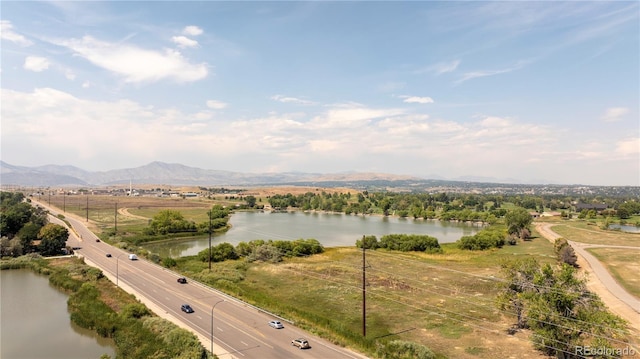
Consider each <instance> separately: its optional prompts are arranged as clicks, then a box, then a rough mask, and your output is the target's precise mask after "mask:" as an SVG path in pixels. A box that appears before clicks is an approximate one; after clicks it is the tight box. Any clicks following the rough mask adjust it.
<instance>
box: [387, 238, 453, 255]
mask: <svg viewBox="0 0 640 359" xmlns="http://www.w3.org/2000/svg"><path fill="white" fill-rule="evenodd" d="M380 247H381V248H386V249H390V250H395V251H402V252H427V251H428V252H439V251H441V249H440V244H439V243H438V239H436V238H434V237H431V236H427V235H419V234H387V235H384V236H382V238H381V239H380Z"/></svg>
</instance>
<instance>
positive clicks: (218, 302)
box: [211, 299, 224, 355]
mask: <svg viewBox="0 0 640 359" xmlns="http://www.w3.org/2000/svg"><path fill="white" fill-rule="evenodd" d="M222 302H224V299H221V300H219V301H217V302H215V303H214V304H213V307H211V355H214V354H213V309H215V307H216V305H218V304H220V303H222Z"/></svg>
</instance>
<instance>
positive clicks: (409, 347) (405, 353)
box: [376, 340, 436, 359]
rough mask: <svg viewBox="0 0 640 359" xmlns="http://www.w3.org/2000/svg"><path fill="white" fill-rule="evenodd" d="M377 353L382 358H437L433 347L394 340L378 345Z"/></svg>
mask: <svg viewBox="0 0 640 359" xmlns="http://www.w3.org/2000/svg"><path fill="white" fill-rule="evenodd" d="M376 352H377V353H376V354H378V356H379V357H380V358H382V359H435V358H436V355H435V354H434V353H433V352H432V351H431V349H429V348H427V347H425V346H423V345H420V344H416V343H412V342H407V341H403V340H392V341H390V342H388V343H386V344H384V346H378V350H376Z"/></svg>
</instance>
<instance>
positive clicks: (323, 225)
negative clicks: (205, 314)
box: [143, 211, 481, 258]
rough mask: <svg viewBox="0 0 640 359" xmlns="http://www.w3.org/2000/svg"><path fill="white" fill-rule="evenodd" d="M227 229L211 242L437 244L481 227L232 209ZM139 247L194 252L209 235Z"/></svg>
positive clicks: (166, 253)
mask: <svg viewBox="0 0 640 359" xmlns="http://www.w3.org/2000/svg"><path fill="white" fill-rule="evenodd" d="M230 223H231V226H232V227H231V229H230V230H229V231H227V232H226V233H223V234H217V235H214V237H213V238H212V240H211V243H212V245H216V244H219V243H224V242H227V243H230V244H232V245H234V246H235V245H237V244H238V243H240V242H248V241H251V240H254V239H264V240H269V239H273V240H295V239H301V238H304V239H309V238H313V239H317V240H318V241H319V242H320V243H322V245H323V246H325V247H344V246H355V243H356V240H358V239H361V238H362V236H363V235H375V236H376V237H378V239H380V238H381V237H382V236H383V235H385V234H400V233H402V234H426V235H429V236H432V237H435V238H437V239H438V242H440V243H451V242H455V241H457V240H458V239H460V237H462V236H468V235H473V234H475V233H477V232H478V231H479V230H480V229H481V227H480V226H478V225H477V224H475V225H473V224H470V223H459V222H441V221H438V220H424V219H413V218H398V217H384V216H361V215H360V216H356V215H346V214H343V213H321V212H301V211H291V212H236V213H233V214H232V215H231V219H230ZM143 247H144V248H145V249H147V250H149V251H151V252H153V253H157V254H159V255H160V256H162V257H173V258H177V257H182V256H189V255H195V254H198V252H200V251H201V250H203V249H206V248H209V237H208V236H204V237H191V238H188V239H182V240H175V239H173V240H170V241H161V242H154V243H148V244H146V245H143Z"/></svg>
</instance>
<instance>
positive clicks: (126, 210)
mask: <svg viewBox="0 0 640 359" xmlns="http://www.w3.org/2000/svg"><path fill="white" fill-rule="evenodd" d="M118 213H120V214H121V215H123V216H125V217H131V218H136V219H144V220H147V219H149V218H147V217H142V216H138V215H135V214H131V213H129V208H118Z"/></svg>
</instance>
